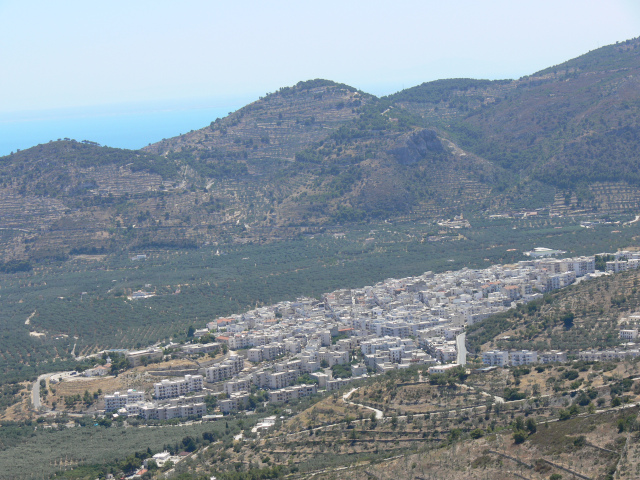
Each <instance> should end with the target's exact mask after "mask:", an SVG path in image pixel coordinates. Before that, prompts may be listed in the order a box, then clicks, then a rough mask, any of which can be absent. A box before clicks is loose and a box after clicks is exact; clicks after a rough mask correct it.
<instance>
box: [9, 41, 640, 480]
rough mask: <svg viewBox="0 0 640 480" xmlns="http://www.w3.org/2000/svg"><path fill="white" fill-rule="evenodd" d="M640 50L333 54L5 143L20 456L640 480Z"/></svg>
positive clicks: (52, 474) (43, 469)
mask: <svg viewBox="0 0 640 480" xmlns="http://www.w3.org/2000/svg"><path fill="white" fill-rule="evenodd" d="M639 75H640V40H639V39H630V40H627V41H624V42H618V43H616V44H615V45H608V46H605V47H602V48H598V49H596V50H593V51H591V52H588V53H586V54H584V55H582V56H580V57H577V58H575V59H572V60H569V61H566V62H564V63H561V64H559V65H556V66H553V67H550V68H547V69H544V70H542V71H539V72H536V73H532V74H531V75H527V76H524V77H522V78H519V79H513V80H512V79H505V80H491V81H490V80H474V79H448V80H437V81H433V82H427V83H423V84H421V85H418V86H415V87H411V88H407V89H404V90H402V91H399V92H397V93H394V94H392V95H388V96H385V97H376V96H374V95H371V94H369V93H366V92H364V91H361V90H359V89H357V88H355V87H352V86H349V85H345V84H342V83H337V82H334V81H331V80H323V79H315V80H307V81H301V82H299V83H297V84H295V85H293V86H288V87H282V88H279V89H278V90H276V91H273V92H269V93H267V94H265V95H264V96H261V97H260V98H258V99H257V100H256V101H254V102H252V103H250V104H248V105H246V106H245V107H242V108H240V109H239V110H237V111H235V112H230V113H229V115H228V116H226V117H224V118H218V119H212V121H211V122H210V124H208V125H204V126H202V128H200V129H197V130H192V131H190V132H188V133H185V134H181V135H178V136H175V137H172V138H164V139H162V140H159V141H157V142H156V143H153V144H150V145H148V146H146V147H144V148H141V149H139V150H125V149H118V148H111V147H106V146H101V145H99V144H97V143H95V142H93V141H90V140H82V141H77V140H73V139H70V138H61V139H57V140H52V141H50V142H48V143H44V144H41V145H37V146H33V147H32V148H29V149H26V150H22V151H16V152H12V153H11V154H10V155H7V156H4V157H1V158H0V302H1V305H2V308H1V309H0V345H1V348H0V465H1V466H2V468H0V477H3V478H59V479H67V480H81V479H87V480H94V479H96V478H99V479H105V480H106V479H113V478H143V479H150V478H173V479H175V480H188V479H197V480H201V479H202V480H206V479H214V478H215V479H218V480H241V479H243V480H244V479H246V480H254V479H256V480H257V479H275V478H290V479H307V478H329V479H331V478H335V479H352V478H353V479H355V478H358V479H360V478H369V479H378V480H382V479H388V478H395V479H404V478H407V479H411V480H416V479H418V480H422V479H430V480H436V479H458V478H459V479H463V478H464V479H467V478H474V479H478V480H480V479H487V478H492V479H496V480H497V479H501V478H505V479H506V478H523V479H528V480H542V479H551V480H560V479H561V478H565V479H567V478H571V479H573V478H580V479H593V480H596V479H597V480H609V479H611V480H613V479H616V480H617V479H633V478H638V476H639V475H640V460H639V459H640V456H639V454H640V433H639V432H640V424H639V423H638V409H639V408H640V370H639V369H640V366H639V363H638V362H639V360H638V359H639V358H640V348H639V346H638V344H639V343H640V340H638V328H639V325H640V292H638V285H639V284H640V273H639V272H640V269H638V264H639V263H640V253H638V251H639V247H638V240H639V239H640V222H638V218H639V213H640V177H639V176H638V164H639V163H640V157H638V152H639V151H640V148H638V147H640V145H639V144H638V139H639V138H640V136H639V135H638V133H639V132H638V128H639V125H638V109H639V108H640V103H638V99H637V92H638V86H639V85H638V78H640V76H639ZM24 452H29V453H28V454H24ZM34 458H37V459H38V462H34Z"/></svg>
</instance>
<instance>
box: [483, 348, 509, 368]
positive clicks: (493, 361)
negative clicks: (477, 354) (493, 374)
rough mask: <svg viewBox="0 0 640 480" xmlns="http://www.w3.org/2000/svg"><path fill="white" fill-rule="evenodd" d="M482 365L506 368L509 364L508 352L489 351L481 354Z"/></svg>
mask: <svg viewBox="0 0 640 480" xmlns="http://www.w3.org/2000/svg"><path fill="white" fill-rule="evenodd" d="M482 363H484V364H485V365H490V366H493V365H495V366H498V367H506V366H507V365H508V364H509V352H505V351H501V350H490V351H488V352H484V353H483V354H482Z"/></svg>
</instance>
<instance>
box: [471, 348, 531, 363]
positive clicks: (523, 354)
mask: <svg viewBox="0 0 640 480" xmlns="http://www.w3.org/2000/svg"><path fill="white" fill-rule="evenodd" d="M509 356H510V357H511V358H510V361H511V365H513V366H514V367H517V366H519V365H531V364H532V363H537V362H538V352H532V351H531V350H518V351H516V352H511V353H510V354H509ZM483 360H484V359H483Z"/></svg>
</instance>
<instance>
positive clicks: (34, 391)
mask: <svg viewBox="0 0 640 480" xmlns="http://www.w3.org/2000/svg"><path fill="white" fill-rule="evenodd" d="M70 373H71V372H54V373H44V374H42V375H40V376H39V377H38V378H37V379H36V381H35V382H33V386H32V387H31V405H32V406H33V409H34V410H40V409H41V408H42V403H41V402H40V380H46V379H47V378H51V377H57V378H60V377H66V376H69V374H70ZM46 411H47V412H50V411H51V410H49V409H47V410H46Z"/></svg>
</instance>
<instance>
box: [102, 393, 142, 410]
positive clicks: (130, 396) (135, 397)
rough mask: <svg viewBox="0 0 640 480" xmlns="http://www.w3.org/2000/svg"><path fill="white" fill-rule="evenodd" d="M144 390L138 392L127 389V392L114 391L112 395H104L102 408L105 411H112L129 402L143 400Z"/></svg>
mask: <svg viewBox="0 0 640 480" xmlns="http://www.w3.org/2000/svg"><path fill="white" fill-rule="evenodd" d="M143 401H144V392H138V391H136V390H133V389H129V390H127V393H125V394H122V393H120V392H115V393H113V395H105V396H104V410H105V411H106V412H112V411H114V410H119V409H121V408H124V407H125V406H126V405H127V404H129V403H136V402H143Z"/></svg>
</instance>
